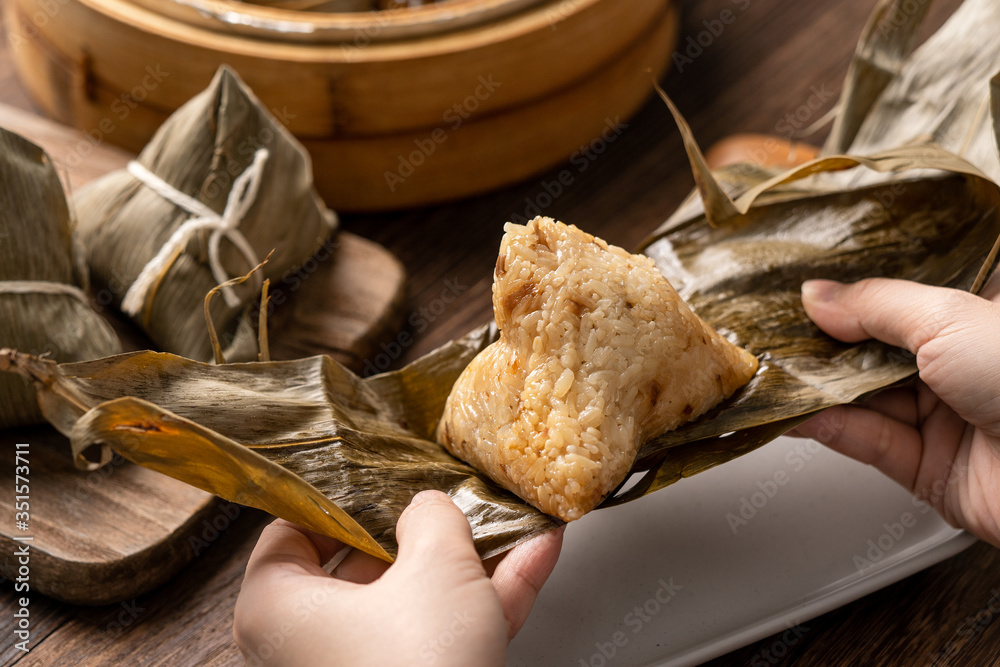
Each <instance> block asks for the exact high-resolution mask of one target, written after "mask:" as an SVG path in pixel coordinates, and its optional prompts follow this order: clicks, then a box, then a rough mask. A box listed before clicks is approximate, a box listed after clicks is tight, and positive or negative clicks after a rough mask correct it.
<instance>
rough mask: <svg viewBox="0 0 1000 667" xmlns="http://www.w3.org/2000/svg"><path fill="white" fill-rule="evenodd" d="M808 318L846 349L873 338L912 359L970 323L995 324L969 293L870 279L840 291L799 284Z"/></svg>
mask: <svg viewBox="0 0 1000 667" xmlns="http://www.w3.org/2000/svg"><path fill="white" fill-rule="evenodd" d="M802 305H803V307H804V308H805V310H806V314H807V315H809V318H810V319H811V320H812V321H813V322H815V323H816V325H817V326H819V328H820V329H822V330H823V331H825V332H826V333H828V334H830V335H831V336H833V337H834V338H837V339H839V340H842V341H846V342H849V343H855V342H858V341H862V340H866V339H868V338H875V339H877V340H880V341H882V342H885V343H889V344H890V345H896V346H898V347H904V348H906V349H908V350H909V351H910V352H913V353H914V354H918V353H919V352H920V348H922V347H923V346H924V345H926V344H927V343H929V342H930V341H932V340H934V339H935V338H938V337H940V336H942V335H943V334H946V333H952V332H953V330H955V329H961V330H963V331H964V330H967V329H968V328H969V325H970V323H975V322H980V321H983V318H984V316H985V317H988V318H989V319H995V318H996V314H995V313H993V312H991V311H992V310H993V304H991V303H990V302H988V301H986V300H985V299H982V298H979V297H977V296H974V295H972V294H969V293H968V292H963V291H961V290H957V289H950V288H944V287H932V286H929V285H922V284H920V283H914V282H910V281H906V280H891V279H888V278H870V279H868V280H862V281H860V282H856V283H853V284H849V285H845V284H842V283H838V282H834V281H832V280H808V281H806V282H805V283H803V284H802Z"/></svg>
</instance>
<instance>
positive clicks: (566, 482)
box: [437, 218, 757, 521]
mask: <svg viewBox="0 0 1000 667" xmlns="http://www.w3.org/2000/svg"><path fill="white" fill-rule="evenodd" d="M506 231H507V233H506V235H505V236H504V239H503V242H502V244H501V248H500V256H499V258H498V260H497V265H496V271H495V274H494V284H493V308H494V312H495V315H496V321H497V326H498V327H499V328H500V340H498V341H497V342H495V343H493V344H492V345H490V346H489V347H487V348H486V349H485V350H483V351H482V352H481V353H480V354H479V355H478V356H477V357H476V358H475V359H474V360H473V361H472V363H470V364H469V366H468V367H467V368H466V369H465V371H464V372H463V373H462V375H461V376H460V377H459V379H458V381H457V382H456V383H455V386H454V388H453V389H452V391H451V394H450V396H449V397H448V402H447V404H446V406H445V409H444V416H443V417H442V419H441V422H440V424H439V426H438V432H437V437H438V441H439V442H441V443H442V444H443V445H444V446H445V447H447V448H448V450H449V451H451V453H452V454H454V455H455V456H457V457H459V458H461V459H463V460H465V461H467V462H468V463H470V464H472V465H473V466H475V467H476V468H478V469H479V470H482V471H483V472H485V473H486V474H487V475H489V476H490V477H491V478H492V479H493V480H494V481H496V482H498V483H499V484H501V485H502V486H504V487H505V488H507V489H509V490H511V491H513V492H514V493H516V494H517V495H519V496H520V497H521V498H523V499H525V500H527V501H528V502H530V503H531V504H532V505H534V506H535V507H537V508H539V509H540V510H542V511H543V512H546V513H548V514H552V515H554V516H558V517H559V518H560V519H563V520H564V521H572V520H574V519H578V518H580V517H581V516H583V514H585V513H586V512H589V511H590V510H591V509H593V508H594V507H596V506H597V505H598V503H600V502H601V501H602V500H603V499H604V498H605V497H606V496H607V495H608V494H609V493H610V492H611V491H613V490H614V489H615V488H616V487H617V486H618V485H619V484H620V483H621V482H622V481H623V480H624V479H625V477H626V475H627V474H628V471H629V470H630V469H631V468H632V463H633V461H634V459H635V456H636V453H637V452H638V451H639V447H640V446H641V445H642V444H643V443H644V442H645V441H646V440H647V439H648V438H650V437H652V436H655V435H659V434H660V433H663V432H664V431H668V430H671V429H674V428H676V427H678V426H680V425H681V424H683V423H685V422H687V421H690V420H691V419H694V418H696V417H698V416H700V415H702V414H704V413H705V412H706V411H708V410H709V409H711V408H712V407H714V406H715V405H717V404H718V403H719V402H721V401H722V400H723V399H725V398H727V397H728V396H730V395H731V394H732V393H733V392H734V391H735V390H736V389H737V388H739V387H740V386H742V385H743V384H745V383H746V382H747V381H749V379H750V378H751V377H752V376H753V374H754V372H755V371H756V370H757V359H756V358H755V357H754V356H753V355H751V354H750V353H749V352H747V351H745V350H743V349H741V348H739V347H737V346H735V345H733V344H732V343H730V342H729V341H728V340H726V339H725V338H724V337H722V336H721V335H719V334H718V333H717V332H716V331H715V330H714V329H712V328H711V327H710V326H709V325H707V324H705V323H704V322H703V321H702V320H701V319H700V318H699V317H698V316H697V315H695V314H694V313H693V312H691V309H690V308H688V306H687V304H685V303H684V301H683V300H682V299H681V298H680V297H679V296H678V295H677V293H676V292H675V291H674V289H673V288H672V287H671V286H670V283H668V282H667V280H666V279H665V278H664V277H663V276H662V275H661V274H660V273H659V272H658V271H657V269H656V267H655V265H654V264H653V262H652V260H650V259H649V258H648V257H643V256H642V255H631V254H629V253H628V252H626V251H625V250H622V249H621V248H618V247H615V246H610V245H608V244H607V243H605V242H604V241H603V240H601V239H597V238H594V237H593V236H591V235H590V234H586V233H584V232H582V231H580V230H579V229H577V228H576V227H572V226H567V225H564V224H562V223H559V222H555V221H553V220H552V219H550V218H535V219H534V220H532V221H530V222H529V223H528V224H527V226H521V225H514V224H510V223H508V225H507V227H506Z"/></svg>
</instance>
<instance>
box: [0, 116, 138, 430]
mask: <svg viewBox="0 0 1000 667" xmlns="http://www.w3.org/2000/svg"><path fill="white" fill-rule="evenodd" d="M86 289H87V283H86V272H85V270H84V269H83V267H82V264H81V263H80V261H79V257H77V256H76V254H75V253H74V245H73V231H72V225H71V220H70V213H69V207H68V206H67V204H66V196H65V194H64V193H63V188H62V184H61V183H60V182H59V176H58V174H56V170H55V168H54V167H53V166H52V162H51V161H50V160H49V157H48V156H47V155H46V154H45V152H44V151H43V150H42V149H41V148H39V147H38V146H36V145H35V144H33V143H31V142H30V141H28V140H27V139H24V138H23V137H21V136H19V135H17V134H14V133H13V132H8V131H7V130H4V129H2V128H0V348H4V347H9V348H15V349H18V350H20V351H22V352H28V353H31V354H36V355H41V354H48V355H50V356H51V358H52V359H54V360H56V361H59V362H70V361H86V360H89V359H97V358H99V357H107V356H110V355H113V354H117V353H118V352H119V351H120V345H119V342H118V337H117V336H116V335H115V333H114V331H112V329H111V327H110V326H108V324H107V323H106V322H105V321H104V320H103V319H102V318H101V316H100V315H98V314H97V313H96V312H95V311H94V310H93V309H92V308H91V307H90V305H89V303H88V300H87V295H86ZM42 421H44V419H43V418H42V413H41V412H40V411H39V409H38V403H37V401H36V400H35V388H34V387H33V386H32V385H31V384H29V383H27V382H25V381H24V380H22V379H21V378H19V377H17V376H16V375H11V374H7V373H0V429H3V428H9V427H12V426H19V425H23V424H32V423H37V422H42Z"/></svg>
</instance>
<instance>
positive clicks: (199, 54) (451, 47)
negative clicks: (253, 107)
mask: <svg viewBox="0 0 1000 667" xmlns="http://www.w3.org/2000/svg"><path fill="white" fill-rule="evenodd" d="M3 11H4V20H5V23H6V25H7V28H8V37H9V41H10V46H11V52H12V55H13V60H14V63H15V66H16V68H17V70H18V72H19V75H20V77H21V79H22V81H23V82H24V85H25V86H26V88H27V89H28V91H29V93H30V94H31V96H32V97H33V98H34V100H35V101H36V103H37V104H38V105H39V106H40V107H41V109H42V110H43V111H44V112H45V113H47V114H48V115H50V116H52V117H53V118H55V119H57V120H59V121H62V122H64V123H66V124H69V125H72V126H75V127H77V128H79V129H80V130H83V131H84V132H85V133H86V134H87V135H88V137H89V138H90V141H91V142H93V143H97V142H104V141H108V142H111V143H114V144H117V145H120V146H122V147H124V148H126V149H128V150H131V151H138V150H139V149H141V148H142V146H143V145H144V144H145V143H146V142H147V141H148V140H149V138H150V137H151V136H152V134H153V132H154V131H155V130H156V128H157V127H158V126H159V125H160V124H161V123H162V122H163V120H164V119H165V118H166V117H167V116H168V115H169V114H170V113H171V112H172V111H174V110H175V109H176V108H177V107H179V106H180V105H181V104H183V103H184V102H186V101H187V100H188V99H189V98H191V97H192V96H194V95H195V94H197V93H198V92H200V91H201V90H202V89H203V88H205V87H206V86H207V85H208V83H209V81H210V80H211V78H212V75H213V74H214V72H215V70H216V68H217V67H218V66H219V65H220V64H222V63H227V64H229V65H231V66H232V67H233V68H235V69H236V70H237V71H238V72H239V73H240V75H241V76H242V77H243V78H244V79H245V80H246V82H247V83H248V84H249V85H250V86H251V88H253V90H254V91H255V93H256V94H257V95H258V96H259V97H260V98H261V100H262V101H263V102H264V103H265V104H266V105H268V106H269V107H270V108H271V109H272V110H273V111H274V112H275V114H276V115H277V116H278V118H279V120H281V121H282V122H284V123H285V124H286V125H287V126H288V127H289V129H290V130H291V131H292V132H293V133H294V134H295V135H296V136H297V137H298V138H299V139H300V140H301V141H302V142H303V143H304V144H305V146H306V148H307V149H308V150H309V152H310V153H311V154H312V156H313V163H314V170H315V172H316V184H317V187H318V189H319V191H320V193H321V194H322V195H323V197H324V199H326V201H327V203H328V204H329V205H330V206H331V207H333V208H335V209H339V210H345V211H375V210H390V209H399V208H405V207H412V206H419V205H426V204H431V203H436V202H441V201H445V200H449V199H454V198H459V197H463V196H468V195H472V194H476V193H480V192H484V191H487V190H490V189H493V188H496V187H499V186H502V185H505V184H509V183H512V182H515V181H518V180H522V179H524V178H526V177H528V176H530V175H532V174H536V173H539V172H541V171H543V170H545V169H547V168H549V167H551V166H553V165H555V164H558V163H560V162H562V161H563V160H565V159H567V158H568V157H569V156H570V155H571V154H572V153H573V152H574V151H576V150H579V149H580V148H581V147H583V146H585V145H586V144H589V143H590V141H592V140H593V139H595V138H597V137H599V136H600V135H601V133H602V132H604V131H606V129H607V127H608V125H609V124H612V123H614V122H615V121H616V119H625V118H627V117H628V116H629V115H630V114H632V113H634V112H635V111H636V110H637V109H638V108H639V107H640V106H641V105H642V103H643V102H644V101H645V100H646V99H647V97H648V96H649V93H650V91H651V88H652V85H651V75H652V76H656V77H659V76H661V75H662V74H663V73H664V72H665V70H666V68H667V65H668V63H669V58H670V53H671V52H672V51H673V48H674V45H675V43H676V33H677V23H678V22H677V10H676V5H675V3H674V2H673V0H559V1H552V0H452V2H448V3H442V4H438V5H428V6H425V7H420V8H413V9H406V10H398V11H383V12H364V13H354V14H347V13H340V14H335V13H326V14H324V13H315V12H295V11H289V10H280V9H275V8H270V7H262V6H258V5H251V4H245V3H241V2H237V1H235V0H169V1H165V0H5V2H4V4H3ZM87 151H88V147H87V145H86V144H81V145H80V147H79V151H78V152H79V153H80V157H81V159H85V153H86V152H87Z"/></svg>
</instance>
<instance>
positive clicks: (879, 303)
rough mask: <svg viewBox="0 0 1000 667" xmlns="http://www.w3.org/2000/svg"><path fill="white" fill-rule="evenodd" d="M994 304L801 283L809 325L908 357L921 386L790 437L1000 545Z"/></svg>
mask: <svg viewBox="0 0 1000 667" xmlns="http://www.w3.org/2000/svg"><path fill="white" fill-rule="evenodd" d="M998 302H1000V298H998V297H997V296H996V295H994V297H993V299H992V300H990V299H988V298H982V297H978V296H973V295H972V294H969V293H966V292H961V291H958V290H953V289H945V288H940V287H929V286H926V285H920V284H918V283H912V282H908V281H902V280H888V279H870V280H863V281H861V282H858V283H854V284H852V285H842V284H840V283H835V282H832V281H826V280H816V281H807V282H806V283H804V284H803V286H802V304H803V305H804V306H805V309H806V313H807V314H808V315H809V317H810V318H811V319H812V320H813V322H815V323H816V324H817V325H818V326H819V327H820V328H821V329H823V330H824V331H825V332H827V333H828V334H830V335H831V336H833V337H834V338H837V339H839V340H843V341H846V342H857V341H862V340H865V339H868V338H875V339H878V340H881V341H884V342H886V343H889V344H890V345H896V346H900V347H904V348H906V349H908V350H909V351H910V352H913V353H914V354H916V356H917V368H918V369H919V380H916V381H915V382H913V383H912V385H911V386H906V387H900V388H892V389H888V390H886V391H883V392H881V393H879V394H876V395H875V396H873V397H872V398H871V399H869V400H868V401H867V402H866V403H865V404H864V405H863V406H862V405H844V406H837V407H834V408H830V409H828V410H825V411H824V412H822V413H820V414H819V415H817V416H816V417H813V418H812V419H810V420H809V421H807V422H805V423H804V424H802V425H800V426H799V427H797V428H796V429H795V430H793V431H792V432H791V433H790V434H791V435H798V436H803V437H810V438H815V439H817V440H819V441H820V442H822V443H823V444H825V445H827V446H829V447H831V448H832V449H834V450H836V451H839V452H841V453H843V454H846V455H847V456H850V457H852V458H855V459H857V460H859V461H861V462H862V463H868V464H871V465H874V466H876V467H877V468H878V469H879V470H881V471H882V472H883V473H885V474H886V475H888V476H889V477H891V478H892V479H894V480H895V481H897V482H898V483H900V484H902V485H903V486H904V487H906V488H907V489H909V490H910V491H911V492H913V493H914V494H916V495H917V496H918V497H919V498H921V499H922V500H924V501H926V502H927V503H929V504H930V505H931V506H933V507H934V509H936V510H937V511H938V513H940V514H941V516H943V517H944V518H945V520H947V521H948V523H950V524H952V525H953V526H958V527H961V528H964V529H966V530H968V531H969V532H971V533H973V534H974V535H976V536H977V537H979V538H980V539H982V540H985V541H987V542H990V543H991V544H993V545H995V546H1000V303H998Z"/></svg>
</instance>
